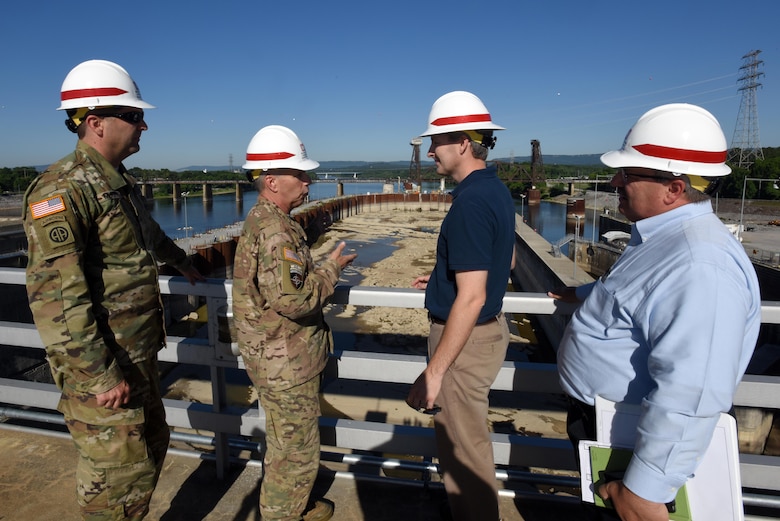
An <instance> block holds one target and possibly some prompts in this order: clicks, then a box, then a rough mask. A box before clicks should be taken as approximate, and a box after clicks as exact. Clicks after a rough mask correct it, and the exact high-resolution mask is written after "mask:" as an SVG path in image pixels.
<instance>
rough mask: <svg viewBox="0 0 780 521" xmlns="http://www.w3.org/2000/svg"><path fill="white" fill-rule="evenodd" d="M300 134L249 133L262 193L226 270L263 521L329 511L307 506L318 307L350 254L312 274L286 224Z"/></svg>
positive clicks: (321, 345)
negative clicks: (261, 451) (257, 447)
mask: <svg viewBox="0 0 780 521" xmlns="http://www.w3.org/2000/svg"><path fill="white" fill-rule="evenodd" d="M317 166H319V163H317V162H316V161H312V160H311V159H308V157H307V156H306V150H305V148H304V147H303V144H302V143H301V142H300V140H299V139H298V137H297V136H296V135H295V134H294V133H293V132H292V131H291V130H290V129H288V128H285V127H281V126H277V125H272V126H268V127H264V128H263V129H261V130H260V131H258V132H257V134H255V136H254V138H253V139H252V141H251V142H250V144H249V147H248V150H247V162H246V164H245V165H244V168H246V169H248V170H251V172H249V173H248V177H249V178H250V180H253V181H254V182H255V186H256V187H257V189H258V191H259V192H260V195H259V197H258V199H257V204H256V205H255V206H254V207H253V208H252V209H251V210H250V212H249V215H247V217H246V220H245V221H244V229H243V231H242V233H241V238H240V239H239V241H238V246H237V249H236V255H235V261H234V268H233V276H234V278H233V316H234V319H235V324H236V331H237V335H238V345H239V349H240V350H241V355H242V357H243V359H244V364H245V365H246V369H247V373H248V374H249V377H250V378H251V380H252V382H253V383H254V385H255V387H256V388H257V391H258V394H259V397H260V405H261V406H262V407H263V409H264V410H265V417H266V452H265V458H264V461H263V469H264V477H263V482H262V485H261V487H260V513H261V515H262V519H263V520H264V521H269V520H284V521H293V520H295V521H299V520H301V519H303V520H305V521H315V520H318V521H319V520H326V519H330V517H331V516H332V515H333V505H332V504H331V503H330V502H328V501H325V500H321V501H316V502H314V501H312V502H310V501H309V496H310V494H311V491H312V488H313V486H314V481H315V479H316V477H317V471H318V468H319V461H320V435H319V422H318V418H319V416H320V403H319V387H320V379H321V374H322V371H323V369H324V368H325V364H326V362H327V356H328V353H329V351H330V350H331V347H332V342H333V339H332V336H331V333H330V330H329V328H328V326H327V324H326V323H325V320H324V317H323V311H322V309H323V306H324V305H325V303H326V301H327V299H328V298H329V297H330V296H331V295H332V294H333V291H334V287H335V285H336V284H337V283H338V280H339V276H340V274H341V270H342V269H343V268H344V267H346V266H347V265H348V264H349V263H351V262H352V260H353V259H354V258H355V257H356V255H354V254H351V255H342V252H343V250H344V246H345V245H344V243H343V242H342V243H340V244H339V245H338V247H336V249H335V250H334V251H333V252H332V253H331V254H330V256H329V258H328V259H326V260H325V261H324V262H323V263H322V265H320V266H319V267H316V266H315V265H314V262H313V261H312V258H311V254H310V252H309V248H308V246H307V243H306V234H305V233H304V231H303V229H302V228H301V226H300V225H299V224H298V223H297V222H296V221H295V220H294V219H292V218H291V217H290V211H291V210H292V209H293V208H295V207H297V206H300V205H301V204H302V203H303V202H304V200H305V199H306V196H307V195H308V192H309V188H308V187H309V184H310V183H311V179H310V178H309V176H308V174H307V173H306V171H307V170H313V169H314V168H317Z"/></svg>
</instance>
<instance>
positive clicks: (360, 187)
mask: <svg viewBox="0 0 780 521" xmlns="http://www.w3.org/2000/svg"><path fill="white" fill-rule="evenodd" d="M393 188H394V190H395V191H396V192H397V191H398V187H397V186H395V185H394V187H393ZM439 188H440V185H439V183H436V182H431V183H427V182H423V191H424V192H425V191H433V190H438V189H439ZM382 189H383V184H382V183H350V182H349V181H345V182H344V183H343V190H344V195H359V194H366V193H372V194H375V193H382ZM335 196H336V184H335V183H316V182H315V183H313V184H312V185H311V186H310V187H309V200H310V201H316V200H321V199H328V198H331V197H335ZM256 199H257V192H255V191H247V192H245V193H244V196H243V200H242V201H241V202H240V203H238V202H236V200H235V194H233V193H229V194H221V195H215V196H214V198H213V202H212V203H211V204H208V205H204V203H203V200H202V199H201V198H200V197H194V196H193V197H187V198H186V199H185V201H186V202H184V203H178V204H174V203H173V201H172V200H171V199H155V200H154V202H153V206H152V207H151V211H152V216H153V217H154V219H155V220H156V221H157V222H158V223H159V224H160V226H161V227H162V228H163V230H165V232H166V233H167V234H168V236H169V237H171V238H173V239H180V238H183V237H186V236H190V237H191V236H193V235H196V234H198V233H203V232H206V231H209V230H215V229H218V228H223V227H226V226H230V225H232V224H234V223H236V222H239V221H243V220H244V217H245V216H246V214H247V212H248V211H249V210H250V209H251V208H252V206H253V205H254V204H255V201H256ZM515 207H516V209H517V213H518V214H519V213H520V212H521V211H522V213H523V218H524V220H525V222H526V223H527V224H528V225H529V226H531V227H532V228H533V229H534V230H536V232H537V233H539V234H540V235H541V236H542V237H543V238H544V239H545V240H547V242H549V243H551V244H552V243H556V242H558V241H559V240H560V239H561V238H563V237H564V236H566V235H567V234H572V233H574V232H575V230H576V227H577V225H576V222H571V221H570V220H569V221H567V219H566V205H563V204H558V203H551V202H546V201H542V202H541V204H540V205H539V206H535V207H530V208H529V206H528V205H527V204H524V201H518V200H516V201H515ZM598 233H599V230H598V219H595V220H594V211H593V210H591V209H588V210H587V211H586V212H585V219H584V220H581V221H580V228H579V235H580V236H581V237H582V238H584V239H586V240H593V239H594V238H596V239H597V238H598V236H599V235H598Z"/></svg>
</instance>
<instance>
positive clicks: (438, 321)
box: [428, 313, 503, 326]
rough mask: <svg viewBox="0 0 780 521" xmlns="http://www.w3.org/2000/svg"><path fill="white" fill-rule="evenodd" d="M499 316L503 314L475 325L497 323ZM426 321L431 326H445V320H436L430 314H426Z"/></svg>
mask: <svg viewBox="0 0 780 521" xmlns="http://www.w3.org/2000/svg"><path fill="white" fill-rule="evenodd" d="M501 315H503V313H499V314H498V315H496V316H494V317H491V318H489V319H487V320H485V321H484V322H480V323H478V324H477V326H484V325H487V324H492V323H493V322H496V321H498V319H499V317H501ZM428 320H430V322H431V324H437V325H439V326H443V325H446V324H447V321H446V320H442V319H440V318H436V317H435V316H433V315H431V314H430V313H428Z"/></svg>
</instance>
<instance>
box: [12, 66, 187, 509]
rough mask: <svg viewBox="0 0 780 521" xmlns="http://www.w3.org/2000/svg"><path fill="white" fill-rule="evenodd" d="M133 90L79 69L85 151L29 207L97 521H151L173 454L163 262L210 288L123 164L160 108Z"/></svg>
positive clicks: (68, 406)
mask: <svg viewBox="0 0 780 521" xmlns="http://www.w3.org/2000/svg"><path fill="white" fill-rule="evenodd" d="M134 87H135V85H134V84H133V82H132V80H131V79H130V77H129V75H127V72H126V71H125V70H124V69H122V68H121V67H119V66H118V65H116V64H114V63H111V62H105V61H100V60H92V61H89V62H84V63H82V64H80V65H78V66H77V67H76V68H74V69H73V70H72V71H71V72H70V74H69V75H68V77H67V78H66V80H65V82H64V83H63V88H62V106H61V107H60V109H63V110H67V113H68V120H67V121H66V124H67V125H68V128H70V129H71V130H72V131H73V132H76V133H77V134H78V137H79V141H78V144H77V145H76V150H75V151H74V152H73V153H71V154H70V155H68V156H67V157H65V158H63V159H61V160H60V161H58V162H57V163H55V164H54V165H52V166H50V167H49V168H48V169H47V170H46V171H45V172H43V173H42V174H41V175H39V176H38V177H37V178H36V179H35V180H34V181H33V182H32V184H31V185H30V187H29V188H28V190H27V193H26V194H25V202H24V207H25V215H24V226H25V231H26V234H27V240H28V244H29V246H28V248H29V250H28V265H27V293H28V298H29V303H30V308H31V309H32V312H33V317H34V319H35V324H36V326H37V328H38V332H39V333H40V336H41V340H42V341H43V343H44V345H45V346H46V353H47V356H48V359H49V364H50V366H51V372H52V376H53V377H54V381H55V383H56V384H57V387H59V389H60V390H61V391H62V396H61V399H60V403H59V406H58V409H59V410H60V411H61V412H62V413H63V414H64V416H65V421H66V424H67V426H68V430H69V431H70V433H71V436H72V437H73V441H74V442H75V445H76V447H77V449H78V451H79V456H80V457H79V461H78V466H77V469H76V481H77V498H78V502H79V505H80V506H81V512H82V516H83V519H85V520H90V521H104V520H105V521H108V520H111V521H113V520H120V519H121V520H124V519H132V520H138V519H142V518H143V517H144V516H145V515H146V513H147V512H148V509H149V500H150V499H151V496H152V492H153V490H154V488H155V485H156V483H157V479H158V477H159V475H160V470H161V469H162V463H163V459H164V458H165V453H166V451H167V449H168V439H169V436H170V434H169V431H168V426H167V424H166V422H165V410H164V408H163V404H162V400H161V397H160V389H159V374H158V369H157V351H158V350H159V349H161V348H162V347H163V346H164V345H165V332H164V330H163V320H162V315H163V313H162V302H161V298H160V290H159V286H158V281H157V278H158V273H157V259H159V260H161V261H164V262H167V263H169V264H171V265H173V266H174V267H176V268H177V269H179V270H180V271H181V272H182V273H183V274H184V275H185V276H186V277H187V278H188V279H189V280H190V282H194V281H195V280H197V279H202V277H201V276H200V274H199V273H198V272H197V270H196V269H194V268H193V267H192V265H191V263H190V261H189V259H188V257H187V255H186V254H185V252H184V251H183V250H181V249H180V248H179V247H177V246H176V245H175V244H174V243H173V241H172V240H171V239H169V238H168V237H167V236H166V235H165V234H164V232H163V231H162V230H161V229H160V227H159V226H158V225H157V223H155V222H154V220H153V219H152V218H151V216H150V215H149V213H148V211H147V210H146V208H145V206H144V202H143V200H142V199H141V197H140V195H139V194H138V192H137V190H136V189H135V187H134V185H135V181H134V180H133V179H132V178H131V177H130V176H129V175H128V174H127V171H126V170H125V168H124V166H123V165H122V163H121V162H122V160H123V159H125V158H126V157H128V156H129V155H130V154H133V153H135V152H137V151H138V150H139V144H138V143H139V139H140V136H141V132H143V131H144V130H146V129H147V126H146V123H145V122H144V118H143V110H142V109H144V108H152V106H151V105H149V104H147V103H145V102H144V101H143V100H142V99H141V97H140V93H138V91H137V88H134ZM96 96H100V98H97V97H96Z"/></svg>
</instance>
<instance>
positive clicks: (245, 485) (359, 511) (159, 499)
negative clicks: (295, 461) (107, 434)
mask: <svg viewBox="0 0 780 521" xmlns="http://www.w3.org/2000/svg"><path fill="white" fill-rule="evenodd" d="M0 454H2V465H0V521H78V520H79V516H78V511H77V506H76V498H75V491H74V487H75V485H74V484H75V481H74V480H75V465H76V451H75V449H74V447H73V444H72V442H71V440H70V437H69V436H68V435H67V434H66V433H60V434H59V435H58V436H51V435H42V434H38V433H32V432H29V431H20V430H16V429H14V428H13V427H10V428H9V426H8V425H5V426H0ZM338 465H341V464H331V463H324V465H323V468H322V469H321V472H320V475H319V478H318V480H317V483H316V485H315V493H317V494H319V495H324V496H325V497H327V498H328V499H330V500H331V501H333V502H334V503H335V505H336V511H335V515H334V518H333V519H334V520H338V521H364V520H365V521H368V520H372V521H373V520H376V521H385V520H386V521H394V520H402V521H416V520H433V521H436V520H439V519H442V518H441V516H440V514H439V508H440V505H441V503H442V501H443V500H444V498H445V495H444V492H443V491H442V490H441V489H440V488H438V487H436V488H430V489H428V490H426V489H423V488H422V487H412V486H407V485H394V484H391V483H375V482H369V481H362V480H357V481H356V480H352V479H348V478H344V477H337V474H336V473H337V472H345V471H350V470H351V471H354V470H355V469H348V468H338ZM260 477H261V469H260V467H259V466H258V465H246V466H240V465H235V466H233V467H232V468H231V469H230V470H229V471H228V473H227V475H226V476H225V478H224V479H223V480H219V479H217V475H216V469H215V466H214V463H213V462H211V461H208V460H202V459H198V458H197V457H193V456H191V455H184V454H183V452H182V451H180V450H173V451H172V452H170V453H169V454H168V456H167V457H166V461H165V467H164V469H163V472H162V476H161V478H160V484H159V486H158V487H157V490H156V491H155V495H154V497H153V499H152V505H151V511H150V513H149V515H148V516H147V519H148V520H159V521H184V520H187V521H257V519H258V514H257V510H258V509H257V503H258V497H259V496H258V494H259V488H258V487H259V482H260ZM568 499H569V500H570V499H571V497H570V496H568ZM501 514H502V516H503V520H504V521H541V520H545V521H564V520H565V521H569V520H573V519H580V518H581V516H580V515H579V507H578V506H573V505H571V504H563V503H560V502H556V503H551V502H548V501H540V500H514V499H510V498H502V499H501Z"/></svg>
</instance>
